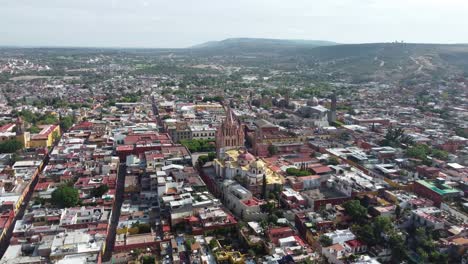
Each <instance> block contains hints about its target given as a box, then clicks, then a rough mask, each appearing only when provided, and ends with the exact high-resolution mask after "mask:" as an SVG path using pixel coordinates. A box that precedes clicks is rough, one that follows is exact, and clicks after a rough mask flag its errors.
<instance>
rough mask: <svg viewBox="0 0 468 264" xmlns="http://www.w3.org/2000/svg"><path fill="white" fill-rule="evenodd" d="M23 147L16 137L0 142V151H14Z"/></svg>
mask: <svg viewBox="0 0 468 264" xmlns="http://www.w3.org/2000/svg"><path fill="white" fill-rule="evenodd" d="M23 147H24V145H23V143H22V142H20V141H18V140H16V139H11V140H7V141H4V142H2V143H0V153H14V152H16V151H18V150H20V149H22V148H23Z"/></svg>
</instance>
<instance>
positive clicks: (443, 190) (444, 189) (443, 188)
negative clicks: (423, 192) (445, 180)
mask: <svg viewBox="0 0 468 264" xmlns="http://www.w3.org/2000/svg"><path fill="white" fill-rule="evenodd" d="M417 183H419V184H421V185H423V186H425V187H426V188H428V189H431V190H432V191H434V192H436V193H438V194H439V195H442V196H443V195H447V194H454V193H460V192H461V191H460V190H458V189H455V188H453V187H451V186H448V185H447V184H435V183H434V182H430V181H425V180H419V181H417Z"/></svg>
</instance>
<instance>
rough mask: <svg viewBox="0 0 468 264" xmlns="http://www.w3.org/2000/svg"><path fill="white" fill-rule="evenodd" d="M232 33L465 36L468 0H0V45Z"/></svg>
mask: <svg viewBox="0 0 468 264" xmlns="http://www.w3.org/2000/svg"><path fill="white" fill-rule="evenodd" d="M230 37H259V38H288V39H313V40H330V41H336V42H340V43H362V42H390V41H394V40H404V41H406V42H437V43H468V1H467V0H165V1H162V0H0V45H23V46H38V45H39V46H103V47H188V46H191V45H194V44H199V43H202V42H205V41H209V40H221V39H225V38H230Z"/></svg>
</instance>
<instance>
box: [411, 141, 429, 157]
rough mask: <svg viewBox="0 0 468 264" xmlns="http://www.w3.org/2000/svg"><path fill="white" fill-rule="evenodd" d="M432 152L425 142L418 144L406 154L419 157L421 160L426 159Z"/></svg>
mask: <svg viewBox="0 0 468 264" xmlns="http://www.w3.org/2000/svg"><path fill="white" fill-rule="evenodd" d="M429 153H430V148H429V146H427V145H424V144H417V145H415V146H413V147H411V148H409V149H408V150H407V151H406V155H408V156H409V157H411V158H417V159H420V160H426V159H427V156H428V155H429Z"/></svg>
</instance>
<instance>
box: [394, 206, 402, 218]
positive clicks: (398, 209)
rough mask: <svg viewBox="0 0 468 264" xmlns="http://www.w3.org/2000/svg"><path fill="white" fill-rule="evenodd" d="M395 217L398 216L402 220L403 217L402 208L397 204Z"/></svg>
mask: <svg viewBox="0 0 468 264" xmlns="http://www.w3.org/2000/svg"><path fill="white" fill-rule="evenodd" d="M395 216H396V218H397V219H398V218H400V216H401V207H400V205H399V204H397V206H396V208H395Z"/></svg>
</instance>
